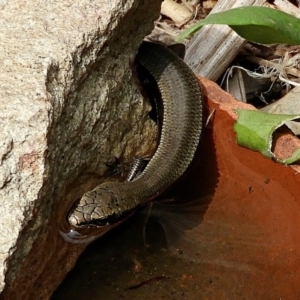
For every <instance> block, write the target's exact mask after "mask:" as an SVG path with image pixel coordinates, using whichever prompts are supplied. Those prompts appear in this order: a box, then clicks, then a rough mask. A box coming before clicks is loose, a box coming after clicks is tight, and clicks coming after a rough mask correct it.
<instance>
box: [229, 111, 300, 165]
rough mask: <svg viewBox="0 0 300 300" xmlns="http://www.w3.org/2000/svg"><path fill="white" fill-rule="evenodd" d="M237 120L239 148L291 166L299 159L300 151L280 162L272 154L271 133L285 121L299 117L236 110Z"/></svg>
mask: <svg viewBox="0 0 300 300" xmlns="http://www.w3.org/2000/svg"><path fill="white" fill-rule="evenodd" d="M237 114H238V119H237V121H236V123H235V125H234V131H235V133H236V139H237V143H238V144H239V145H240V146H243V147H246V148H250V149H252V150H255V151H259V152H261V153H262V154H263V155H264V156H266V157H268V158H274V159H275V160H276V161H278V162H281V163H284V164H291V163H293V162H295V161H297V160H299V159H300V149H297V150H296V151H295V152H294V153H293V155H292V156H291V157H289V158H288V159H286V160H284V161H283V160H281V159H279V158H277V157H275V155H274V153H272V151H271V149H272V135H273V132H274V131H275V130H276V129H277V128H279V127H280V126H282V125H284V124H285V122H286V121H291V120H295V119H300V115H281V114H268V113H264V112H261V111H257V110H243V109H238V110H237Z"/></svg>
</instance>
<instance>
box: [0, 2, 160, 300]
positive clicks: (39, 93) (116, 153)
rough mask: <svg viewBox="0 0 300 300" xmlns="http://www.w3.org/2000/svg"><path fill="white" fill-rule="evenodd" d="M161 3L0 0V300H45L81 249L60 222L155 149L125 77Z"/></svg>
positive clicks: (141, 105)
mask: <svg viewBox="0 0 300 300" xmlns="http://www.w3.org/2000/svg"><path fill="white" fill-rule="evenodd" d="M159 9H160V3H159V1H155V0H150V1H142V0H141V1H139V0H131V1H122V0H112V1H105V0H98V1H89V0H72V1H70V0H64V1H53V0H43V1H42V0H31V1H25V0H20V1H0V14H1V17H0V22H1V31H0V38H1V43H0V56H1V59H0V60H1V64H0V68H1V71H0V128H1V131H0V199H1V206H0V228H1V231H0V290H3V292H2V294H1V296H0V298H1V299H23V300H25V299H48V298H49V297H50V296H51V294H52V292H53V291H54V289H55V288H56V287H57V286H58V284H59V283H60V282H61V281H62V279H63V278H64V276H65V275H66V273H67V272H68V271H69V270H70V269H71V268H72V267H73V265H74V264H75V262H76V259H77V258H78V256H79V255H80V253H81V252H82V251H83V250H84V248H85V247H86V245H84V244H71V243H67V242H66V241H65V240H64V239H63V238H62V237H61V236H60V234H59V232H60V230H65V227H64V226H67V225H66V216H67V212H68V210H69V209H70V207H71V206H72V204H73V203H74V201H75V200H76V199H78V198H79V197H80V196H81V195H82V194H83V193H84V192H86V191H87V190H88V189H90V188H93V187H94V186H95V185H97V184H99V183H100V182H102V181H103V175H104V174H105V173H106V172H107V171H108V170H109V168H108V167H107V163H109V162H111V161H112V160H113V159H114V157H117V158H119V159H120V161H130V160H132V159H133V158H134V157H135V156H138V155H141V156H147V155H149V154H150V153H152V152H153V150H154V149H155V144H156V128H155V125H154V124H153V122H151V121H150V120H149V117H148V111H149V105H148V104H147V103H146V102H145V100H143V98H142V96H141V95H140V93H139V89H138V86H137V84H136V83H135V81H134V79H133V77H134V75H133V73H132V70H133V69H134V64H133V60H134V55H135V53H136V52H137V49H138V46H139V44H140V43H141V41H142V39H143V38H144V36H145V35H147V34H149V33H150V32H151V30H152V28H153V21H154V20H155V19H156V18H157V17H158V14H159Z"/></svg>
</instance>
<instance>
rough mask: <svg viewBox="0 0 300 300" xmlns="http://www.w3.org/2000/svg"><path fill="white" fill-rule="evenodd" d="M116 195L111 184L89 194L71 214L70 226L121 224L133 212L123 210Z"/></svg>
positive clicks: (69, 218) (84, 196)
mask: <svg viewBox="0 0 300 300" xmlns="http://www.w3.org/2000/svg"><path fill="white" fill-rule="evenodd" d="M114 184H115V183H114ZM116 195H117V193H114V192H113V190H112V189H111V188H110V185H109V184H102V185H100V186H98V187H97V188H95V189H94V190H92V191H89V192H87V193H86V194H84V195H83V197H82V198H81V199H80V200H79V202H77V203H76V204H75V206H74V208H73V209H72V210H71V212H70V213H69V215H68V222H69V224H70V225H71V226H74V227H109V226H113V227H114V226H115V225H116V224H118V223H121V222H122V221H124V220H125V219H127V218H128V217H129V216H130V215H131V214H132V213H133V212H132V211H131V210H130V211H128V210H126V209H125V210H124V209H122V208H121V207H120V199H119V198H118V197H117V196H116Z"/></svg>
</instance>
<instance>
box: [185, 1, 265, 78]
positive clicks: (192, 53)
mask: <svg viewBox="0 0 300 300" xmlns="http://www.w3.org/2000/svg"><path fill="white" fill-rule="evenodd" d="M265 3H266V1H265V0H241V1H235V0H219V1H218V3H217V4H216V6H215V7H214V8H213V10H212V11H211V13H216V12H220V11H223V10H228V9H230V8H234V7H241V6H250V5H255V6H262V5H264V4H265ZM244 42H245V40H244V39H243V38H241V37H239V36H238V35H237V34H236V33H235V32H234V31H233V30H231V29H230V28H229V27H227V26H224V25H208V26H204V27H203V28H202V29H201V30H200V31H199V32H198V33H197V34H196V35H195V36H194V37H193V39H192V40H191V41H190V43H189V44H188V47H187V51H186V56H185V62H186V63H187V64H188V65H189V66H190V68H191V69H192V70H193V71H194V72H195V73H196V74H199V75H201V76H203V77H206V78H208V79H210V80H213V81H216V80H217V79H218V78H219V77H220V75H221V74H222V73H223V72H224V71H225V70H226V69H227V67H228V65H229V64H230V63H231V62H232V60H233V59H234V58H235V57H236V55H237V54H238V52H239V50H240V48H241V47H242V46H243V44H244Z"/></svg>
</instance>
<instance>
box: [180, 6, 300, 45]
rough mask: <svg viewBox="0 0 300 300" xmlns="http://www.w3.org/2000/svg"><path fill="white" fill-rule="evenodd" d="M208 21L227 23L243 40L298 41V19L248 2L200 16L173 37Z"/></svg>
mask: <svg viewBox="0 0 300 300" xmlns="http://www.w3.org/2000/svg"><path fill="white" fill-rule="evenodd" d="M208 24H224V25H228V26H230V27H231V28H232V29H233V30H234V31H235V32H236V33H238V34H239V35H240V36H241V37H243V38H245V39H246V40H249V41H252V42H256V43H261V44H274V43H285V44H291V45H299V44H300V34H299V33H300V20H299V19H298V18H295V17H293V16H291V15H289V14H287V13H284V12H282V11H279V10H275V9H271V8H267V7H258V6H249V7H239V8H234V9H231V10H227V11H223V12H220V13H216V14H211V15H208V17H207V18H206V19H204V20H201V21H200V22H198V23H197V24H195V25H193V26H191V27H190V28H188V29H187V30H185V31H183V32H182V33H181V34H180V35H179V36H178V37H177V41H181V40H183V39H184V38H186V37H187V36H189V35H191V34H193V33H195V32H196V31H198V30H200V29H201V27H202V26H204V25H208Z"/></svg>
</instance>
